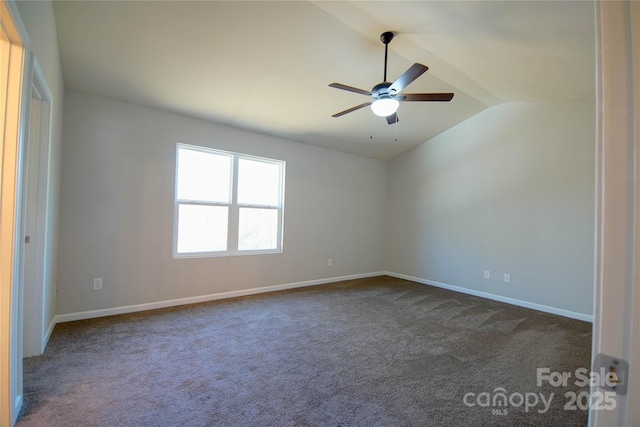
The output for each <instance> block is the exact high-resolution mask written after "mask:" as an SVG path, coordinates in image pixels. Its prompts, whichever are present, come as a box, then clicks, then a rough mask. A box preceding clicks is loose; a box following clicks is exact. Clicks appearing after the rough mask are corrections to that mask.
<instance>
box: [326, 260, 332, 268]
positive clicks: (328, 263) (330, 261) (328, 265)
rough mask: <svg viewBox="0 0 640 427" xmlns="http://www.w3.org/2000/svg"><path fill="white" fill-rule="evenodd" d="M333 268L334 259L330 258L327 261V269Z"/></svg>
mask: <svg viewBox="0 0 640 427" xmlns="http://www.w3.org/2000/svg"><path fill="white" fill-rule="evenodd" d="M331 266H333V259H331V258H329V259H328V260H327V267H331Z"/></svg>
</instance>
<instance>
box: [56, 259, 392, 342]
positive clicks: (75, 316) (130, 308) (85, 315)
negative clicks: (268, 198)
mask: <svg viewBox="0 0 640 427" xmlns="http://www.w3.org/2000/svg"><path fill="white" fill-rule="evenodd" d="M384 274H385V273H384V272H380V271H377V272H373V273H363V274H352V275H350V276H340V277H329V278H325V279H316V280H307V281H304V282H295V283H287V284H284V285H273V286H265V287H261V288H251V289H242V290H238V291H230V292H221V293H217V294H209V295H201V296H197V297H188V298H179V299H172V300H167V301H158V302H150V303H145V304H135V305H126V306H121V307H113V308H105V309H101V310H91V311H81V312H77V313H68V314H58V315H57V316H55V317H54V319H53V326H55V324H57V323H62V322H71V321H73V320H83V319H93V318H96V317H104V316H113V315H114V314H124V313H134V312H137V311H145V310H153V309H157V308H166V307H175V306H179V305H185V304H195V303H199V302H207V301H215V300H219V299H225V298H233V297H241V296H246V295H255V294H262V293H266V292H275V291H282V290H285V289H294V288H303V287H305V286H315V285H324V284H327V283H334V282H341V281H343V280H353V279H363V278H366V277H375V276H383V275H384ZM53 326H52V327H51V328H50V329H51V330H53ZM48 333H49V334H50V333H51V331H49V332H48Z"/></svg>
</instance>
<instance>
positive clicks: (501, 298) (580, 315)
mask: <svg viewBox="0 0 640 427" xmlns="http://www.w3.org/2000/svg"><path fill="white" fill-rule="evenodd" d="M384 274H386V275H387V276H391V277H397V278H398V279H405V280H411V281H412V282H418V283H422V284H423V285H431V286H435V287H437V288H443V289H448V290H450V291H455V292H460V293H463V294H469V295H474V296H477V297H481V298H487V299H492V300H494V301H500V302H506V303H507V304H512V305H517V306H519V307H525V308H531V309H533V310H538V311H543V312H545V313H551V314H557V315H558V316H564V317H569V318H571V319H577V320H583V321H585V322H591V323H593V315H590V314H584V313H577V312H575V311H569V310H565V309H562V308H557V307H551V306H548V305H542V304H537V303H534V302H529V301H523V300H519V299H515V298H509V297H504V296H502V295H496V294H490V293H488V292H482V291H476V290H474V289H469V288H463V287H460V286H454V285H449V284H446V283H440V282H434V281H433V280H427V279H422V278H419V277H413V276H407V275H406V274H399V273H393V272H391V271H385V272H384Z"/></svg>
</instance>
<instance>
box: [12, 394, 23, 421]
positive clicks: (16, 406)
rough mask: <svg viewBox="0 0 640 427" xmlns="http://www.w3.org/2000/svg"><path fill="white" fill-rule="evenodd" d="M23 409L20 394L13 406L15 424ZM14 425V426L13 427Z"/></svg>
mask: <svg viewBox="0 0 640 427" xmlns="http://www.w3.org/2000/svg"><path fill="white" fill-rule="evenodd" d="M21 409H22V395H21V394H19V395H17V396H16V399H15V400H14V404H13V420H12V421H13V424H15V423H16V422H17V421H18V415H20V410H21ZM13 424H12V425H13Z"/></svg>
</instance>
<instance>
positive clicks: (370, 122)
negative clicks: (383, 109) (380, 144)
mask: <svg viewBox="0 0 640 427" xmlns="http://www.w3.org/2000/svg"><path fill="white" fill-rule="evenodd" d="M369 139H370V140H371V141H373V113H371V114H369Z"/></svg>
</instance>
